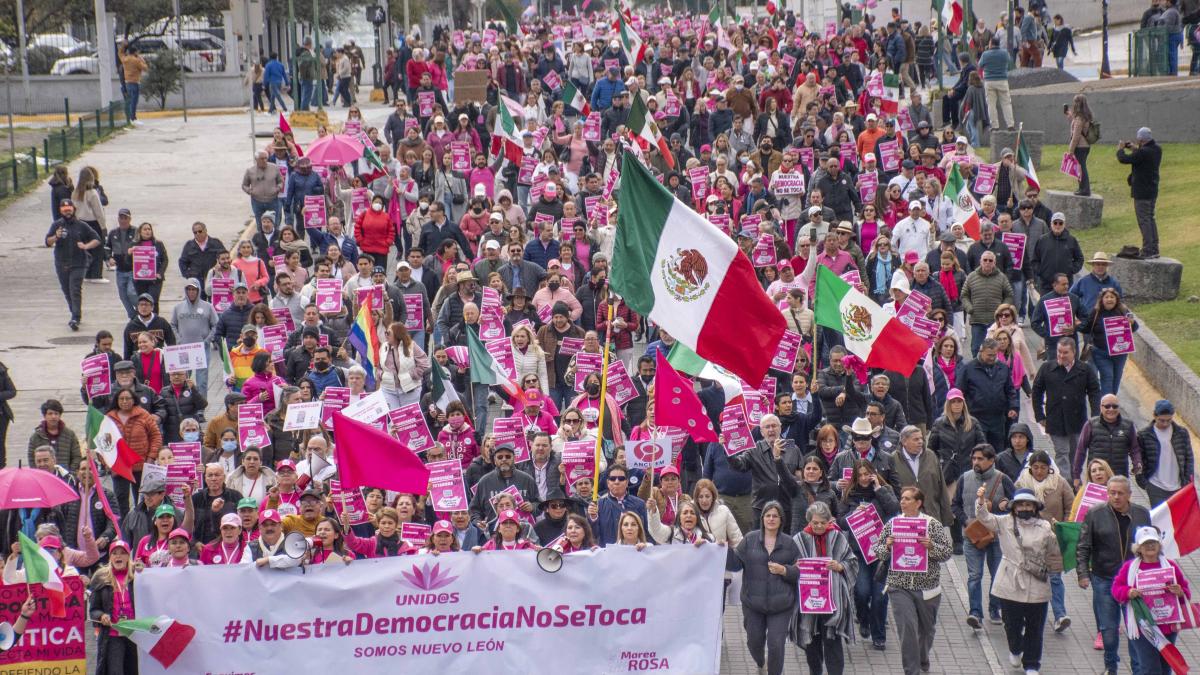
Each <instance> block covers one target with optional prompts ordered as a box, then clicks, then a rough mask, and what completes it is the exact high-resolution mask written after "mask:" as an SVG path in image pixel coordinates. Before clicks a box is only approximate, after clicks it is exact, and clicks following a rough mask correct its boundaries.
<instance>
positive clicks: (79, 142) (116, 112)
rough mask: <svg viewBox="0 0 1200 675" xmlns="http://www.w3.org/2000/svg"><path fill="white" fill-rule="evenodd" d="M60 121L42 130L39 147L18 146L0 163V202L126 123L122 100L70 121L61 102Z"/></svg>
mask: <svg viewBox="0 0 1200 675" xmlns="http://www.w3.org/2000/svg"><path fill="white" fill-rule="evenodd" d="M63 121H64V123H63V125H62V126H58V127H52V128H47V129H45V135H44V136H43V137H42V142H41V145H29V146H18V147H17V149H16V151H17V152H16V155H15V156H13V157H11V158H9V159H8V161H6V162H0V199H3V198H6V197H9V196H12V195H18V194H21V193H22V192H24V191H26V190H29V189H31V188H33V187H35V186H37V185H39V184H40V183H41V182H42V181H43V180H44V179H45V177H46V175H48V174H49V173H50V171H51V170H52V169H53V168H54V166H55V165H56V164H61V163H63V162H69V161H71V160H73V159H75V158H76V157H78V156H79V155H80V154H82V153H83V151H84V150H87V149H88V148H89V147H91V146H92V145H94V144H95V143H97V142H99V141H102V140H104V139H105V138H108V137H109V136H111V135H112V134H113V133H115V132H116V131H117V130H119V129H121V128H123V127H125V126H126V125H127V124H129V120H128V119H127V118H126V117H125V104H124V103H123V102H122V101H115V102H113V103H112V104H111V105H109V106H108V108H107V109H102V110H95V111H93V112H89V113H86V114H83V115H78V116H76V117H75V120H74V122H72V120H71V108H70V101H69V99H64V100H63Z"/></svg>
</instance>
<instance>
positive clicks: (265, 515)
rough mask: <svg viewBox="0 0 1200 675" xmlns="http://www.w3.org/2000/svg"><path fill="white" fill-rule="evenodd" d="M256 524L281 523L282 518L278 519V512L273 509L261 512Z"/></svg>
mask: <svg viewBox="0 0 1200 675" xmlns="http://www.w3.org/2000/svg"><path fill="white" fill-rule="evenodd" d="M258 522H260V523H266V522H272V523H282V522H283V518H280V517H279V512H278V511H276V510H275V509H267V510H266V511H263V512H262V514H261V515H259V517H258Z"/></svg>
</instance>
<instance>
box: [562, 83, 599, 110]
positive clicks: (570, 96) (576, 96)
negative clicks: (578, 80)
mask: <svg viewBox="0 0 1200 675" xmlns="http://www.w3.org/2000/svg"><path fill="white" fill-rule="evenodd" d="M563 103H566V104H567V105H569V106H571V107H572V108H574V109H576V110H578V111H579V114H581V115H583V116H584V117H587V116H588V115H590V114H591V113H592V106H590V105H588V100H587V99H586V98H584V96H583V92H581V91H579V90H578V89H576V88H575V85H574V84H572V83H571V81H570V80H567V81H566V82H563Z"/></svg>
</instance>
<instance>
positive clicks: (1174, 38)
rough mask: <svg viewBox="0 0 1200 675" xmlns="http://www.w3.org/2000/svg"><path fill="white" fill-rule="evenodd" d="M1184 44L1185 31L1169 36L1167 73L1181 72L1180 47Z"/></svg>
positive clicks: (1175, 73) (1176, 73) (1173, 74)
mask: <svg viewBox="0 0 1200 675" xmlns="http://www.w3.org/2000/svg"><path fill="white" fill-rule="evenodd" d="M1182 46H1183V33H1171V34H1170V35H1168V36H1167V74H1168V75H1171V76H1175V75H1178V74H1179V48H1180V47H1182Z"/></svg>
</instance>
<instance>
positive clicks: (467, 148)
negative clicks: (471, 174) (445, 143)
mask: <svg viewBox="0 0 1200 675" xmlns="http://www.w3.org/2000/svg"><path fill="white" fill-rule="evenodd" d="M450 163H451V166H453V167H454V170H455V171H470V170H471V144H470V143H467V142H466V141H451V143H450Z"/></svg>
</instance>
